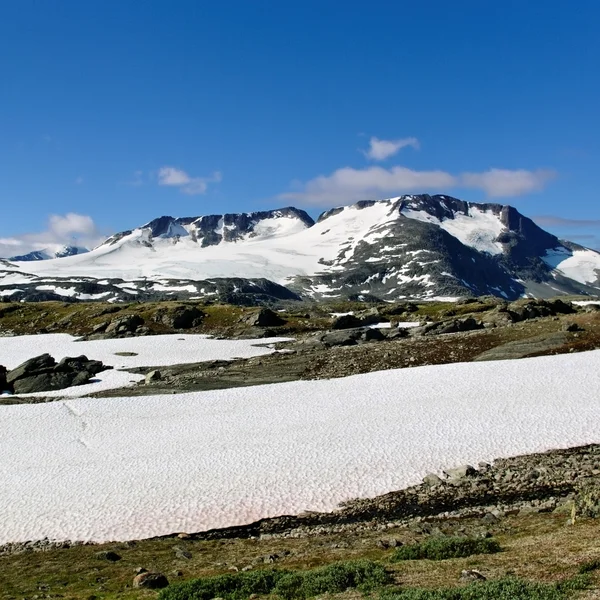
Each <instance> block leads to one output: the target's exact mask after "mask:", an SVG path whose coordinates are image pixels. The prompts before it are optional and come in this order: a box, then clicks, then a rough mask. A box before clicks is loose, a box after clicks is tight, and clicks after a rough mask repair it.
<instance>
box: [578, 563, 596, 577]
mask: <svg viewBox="0 0 600 600" xmlns="http://www.w3.org/2000/svg"><path fill="white" fill-rule="evenodd" d="M598 569H600V559H596V560H590V561H589V562H584V563H583V564H582V565H579V574H580V575H584V574H585V573H591V572H592V571H597V570H598Z"/></svg>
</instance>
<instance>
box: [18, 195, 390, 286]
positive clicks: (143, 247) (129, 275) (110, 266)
mask: <svg viewBox="0 0 600 600" xmlns="http://www.w3.org/2000/svg"><path fill="white" fill-rule="evenodd" d="M392 205H393V202H392V201H387V202H377V203H375V204H374V205H373V206H368V207H365V208H362V209H359V208H357V207H355V206H346V207H344V208H343V210H342V211H340V212H339V213H338V214H336V215H333V216H332V217H329V218H328V219H325V220H324V221H322V222H320V223H317V224H315V225H314V226H312V227H310V228H306V226H305V225H304V224H303V223H302V222H301V221H299V220H297V219H291V218H284V217H282V218H277V219H265V220H263V221H262V222H261V223H259V224H258V225H257V226H256V227H255V232H254V233H255V234H254V235H252V234H251V235H248V236H247V237H245V238H244V239H243V240H240V241H237V242H221V243H220V244H218V245H216V246H208V247H206V248H203V247H201V246H200V245H199V244H198V243H196V242H194V241H193V239H192V238H193V236H190V235H187V236H182V237H181V238H179V239H176V238H172V237H164V238H163V237H160V236H159V237H156V238H154V239H153V241H152V245H153V247H149V246H148V244H149V235H148V234H149V230H142V229H136V230H134V231H133V232H132V233H131V234H129V235H127V236H125V237H123V238H121V239H120V240H118V241H116V242H115V243H114V244H112V245H103V246H100V247H98V248H96V249H94V250H92V251H91V252H89V253H87V254H82V255H76V256H68V257H65V258H61V259H60V260H45V261H38V262H35V263H31V262H30V263H17V265H18V266H22V268H23V269H25V270H27V271H28V272H30V273H35V274H36V275H40V276H56V277H60V276H69V277H71V276H86V277H97V278H102V277H110V278H122V279H124V280H126V281H130V280H134V279H143V278H148V279H154V280H156V279H194V280H200V279H211V278H214V277H244V278H259V277H266V278H267V279H271V280H272V281H275V282H277V283H285V282H286V281H287V280H288V279H289V278H290V277H293V276H296V275H307V274H308V275H311V274H314V273H318V272H322V271H327V270H330V269H331V268H335V266H337V267H339V265H340V264H343V263H344V262H346V261H347V260H350V259H351V258H352V256H353V254H354V250H355V249H356V247H357V246H358V244H359V243H361V242H362V241H364V240H369V236H371V237H372V238H373V240H375V239H377V238H378V237H381V236H384V235H385V225H386V223H388V222H391V221H393V220H395V219H396V218H397V217H398V214H397V213H392V214H390V210H391V208H392ZM189 227H190V228H192V227H193V224H191V225H190V226H189ZM340 253H341V258H340ZM321 261H324V262H325V263H327V262H334V263H335V265H334V266H333V267H326V266H325V265H324V264H323V262H321ZM29 279H30V278H29ZM27 280H28V279H27V278H24V277H23V276H20V277H19V278H17V277H13V279H12V280H10V283H11V284H12V283H15V284H16V283H21V282H24V281H27ZM6 283H9V281H7V282H6Z"/></svg>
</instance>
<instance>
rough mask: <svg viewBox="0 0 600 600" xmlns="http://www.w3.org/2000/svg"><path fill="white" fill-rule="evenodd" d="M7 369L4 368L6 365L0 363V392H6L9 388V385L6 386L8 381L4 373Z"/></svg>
mask: <svg viewBox="0 0 600 600" xmlns="http://www.w3.org/2000/svg"><path fill="white" fill-rule="evenodd" d="M7 373H8V371H7V370H6V367H4V366H2V365H0V394H1V393H2V392H8V391H10V390H9V386H8V382H7V381H6V375H7Z"/></svg>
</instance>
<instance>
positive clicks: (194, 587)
mask: <svg viewBox="0 0 600 600" xmlns="http://www.w3.org/2000/svg"><path fill="white" fill-rule="evenodd" d="M389 582H390V576H389V574H388V573H387V571H386V570H385V568H384V567H383V566H382V565H380V564H378V563H375V562H372V561H368V560H357V561H348V562H342V563H334V564H332V565H328V566H326V567H321V568H318V569H311V570H308V571H295V572H292V571H283V570H273V569H271V570H263V571H248V572H246V573H235V574H231V575H229V574H228V575H217V576H215V577H203V578H201V579H192V580H191V581H187V582H184V583H180V584H176V585H171V586H169V587H168V588H166V589H165V590H163V591H162V592H161V593H160V595H159V600H211V599H212V598H224V599H225V600H244V599H246V598H248V597H249V596H250V595H251V594H260V595H267V594H275V595H277V596H279V597H281V598H284V599H285V600H292V599H303V598H311V597H313V596H317V595H320V594H325V593H330V594H334V593H339V592H343V591H345V590H347V589H349V588H358V589H359V590H361V591H368V590H373V589H375V588H378V587H381V586H383V585H386V584H387V583H389Z"/></svg>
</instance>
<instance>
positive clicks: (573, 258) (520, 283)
mask: <svg viewBox="0 0 600 600" xmlns="http://www.w3.org/2000/svg"><path fill="white" fill-rule="evenodd" d="M16 271H20V273H21V274H19V275H18V274H17V272H16ZM599 274H600V254H599V253H597V252H595V251H593V250H589V249H586V248H583V247H582V246H578V245H576V244H572V243H570V242H562V241H560V240H559V239H558V238H556V237H555V236H554V235H552V234H550V233H548V232H546V231H544V230H542V229H541V228H540V227H538V226H537V225H536V224H535V223H534V222H533V221H531V220H530V219H528V218H527V217H524V216H523V215H521V214H520V213H519V212H518V211H517V210H516V209H514V208H513V207H510V206H503V205H500V204H476V203H471V202H464V201H462V200H457V199H455V198H451V197H449V196H429V195H419V196H402V197H398V198H391V199H388V200H381V201H363V202H358V203H357V204H354V205H352V206H347V207H340V208H335V209H332V210H329V211H326V212H324V213H323V214H322V215H321V216H320V217H319V218H318V220H317V221H316V222H314V221H313V220H312V219H311V217H310V216H309V215H308V214H306V213H305V212H304V211H302V210H298V209H295V208H291V207H290V208H283V209H279V210H272V211H264V212H256V213H243V214H237V215H231V214H226V215H208V216H202V217H186V218H173V217H168V216H164V217H160V218H158V219H155V220H153V221H151V222H149V223H147V224H146V225H143V226H142V227H139V228H137V229H134V230H130V231H124V232H121V233H119V234H116V235H114V236H111V237H110V238H109V239H107V240H106V241H105V242H104V243H103V244H102V245H100V246H99V247H97V248H95V249H94V250H92V251H91V252H89V253H87V254H82V255H75V256H68V257H66V258H61V259H60V260H44V261H39V262H36V263H24V262H21V263H19V262H16V264H15V267H14V268H12V269H8V270H5V271H3V272H0V278H1V277H2V276H4V280H3V281H2V280H1V279H0V283H2V284H3V286H4V290H2V289H0V294H4V295H9V294H8V292H9V289H8V288H7V287H6V286H7V285H12V286H13V289H17V288H16V287H14V286H15V285H18V286H19V288H22V286H26V287H27V288H28V289H29V287H31V286H34V284H36V283H38V282H39V278H44V280H45V281H44V286H46V289H45V290H43V289H42V288H41V286H39V285H35V289H36V290H38V291H48V292H50V291H51V289H48V288H49V287H50V288H51V287H52V285H54V287H55V288H58V287H61V286H62V289H64V288H65V285H66V283H69V285H71V286H74V287H73V292H72V293H71V295H72V296H73V297H79V295H80V292H78V288H77V285H78V281H77V279H81V281H80V282H79V283H83V282H84V281H85V282H86V283H87V284H90V283H91V282H95V284H96V286H100V287H101V286H108V285H110V286H111V289H110V292H109V293H107V294H105V295H104V298H105V299H107V298H111V299H115V300H116V299H123V298H125V297H128V295H129V297H130V298H131V297H132V296H135V295H140V294H141V295H142V296H144V297H146V295H147V294H152V293H153V292H156V293H159V292H160V293H166V294H167V295H168V296H170V297H172V296H174V295H175V296H178V297H203V296H206V295H208V294H209V293H210V294H213V295H214V281H213V280H214V279H215V278H220V279H221V282H222V284H223V285H228V284H226V283H225V282H226V281H227V280H230V279H232V278H237V280H239V281H242V280H249V279H259V278H260V279H267V280H271V281H273V282H275V283H276V284H279V285H283V286H286V287H287V288H289V289H290V290H291V291H292V292H294V293H297V294H298V295H300V296H303V297H309V298H314V299H319V298H359V299H369V298H376V299H381V300H388V301H391V300H395V299H399V298H409V297H414V298H426V299H427V298H429V299H431V298H435V297H440V296H444V297H445V296H451V297H457V296H465V295H483V294H492V295H496V296H501V297H505V298H507V299H514V298H517V297H519V296H522V295H525V294H529V295H534V296H538V297H549V296H554V295H557V294H561V293H562V294H564V293H570V294H573V293H576V294H596V293H598V292H599V291H600V280H599V278H598V275H599ZM53 279H54V280H56V281H55V282H54V284H53V283H52V281H51V280H53ZM59 284H60V285H59ZM236 285H237V284H236ZM211 286H213V287H212V288H211ZM88 287H89V285H88ZM208 288H210V292H208V291H207V289H208ZM69 289H70V288H69ZM95 289H100V288H95ZM115 289H117V290H121V291H120V292H115V291H114V290H115ZM231 289H233V288H231ZM105 291H108V289H106V290H105ZM15 293H16V292H15ZM96 293H97V294H101V293H103V292H101V291H97V292H96ZM115 294H116V295H115ZM62 295H67V294H65V293H64V292H63V293H62ZM89 295H90V294H88V296H89ZM17 297H18V296H17ZM140 299H141V298H140Z"/></svg>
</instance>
